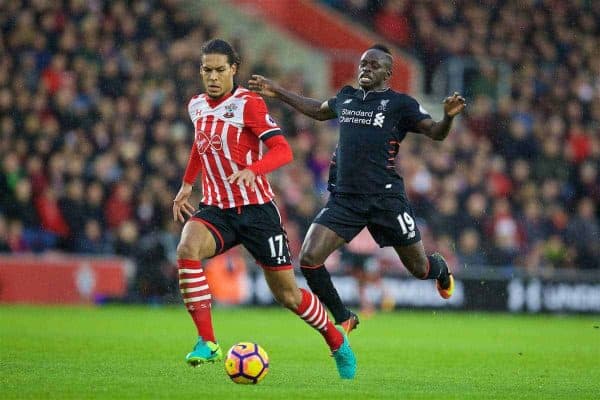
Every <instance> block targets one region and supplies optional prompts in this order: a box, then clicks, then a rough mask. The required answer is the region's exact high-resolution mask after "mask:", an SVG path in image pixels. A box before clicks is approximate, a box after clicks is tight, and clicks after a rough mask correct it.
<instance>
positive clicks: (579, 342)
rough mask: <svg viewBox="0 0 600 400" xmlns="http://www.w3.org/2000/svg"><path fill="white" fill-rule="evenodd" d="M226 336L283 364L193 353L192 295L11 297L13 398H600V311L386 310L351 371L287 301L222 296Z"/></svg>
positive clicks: (2, 357) (220, 323) (7, 335)
mask: <svg viewBox="0 0 600 400" xmlns="http://www.w3.org/2000/svg"><path fill="white" fill-rule="evenodd" d="M213 315H214V325H215V327H216V332H217V337H218V338H219V341H220V342H221V344H222V346H223V348H224V350H227V349H228V348H229V347H230V346H231V345H233V344H234V343H235V342H238V341H254V342H257V343H259V344H261V345H262V346H263V347H264V348H265V349H266V350H267V352H268V353H269V357H270V362H271V368H270V371H269V374H268V375H267V377H266V378H265V380H264V381H263V382H261V383H260V384H258V385H256V386H243V385H236V384H234V383H232V382H231V381H230V380H229V378H228V377H227V376H226V375H225V372H224V368H223V364H220V363H219V364H213V365H205V366H201V367H198V368H195V369H194V368H190V367H187V366H186V364H185V363H184V362H183V359H184V356H185V354H186V353H187V352H188V351H189V350H190V349H191V347H192V346H193V344H194V342H195V329H194V328H193V325H192V322H191V320H190V319H189V317H188V315H187V313H186V312H185V310H184V308H183V306H181V307H141V306H140V307H130V306H107V307H28V306H6V305H4V306H0V398H1V399H13V398H19V399H21V398H23V399H83V398H104V399H125V398H128V399H142V398H147V399H151V398H152V399H153V398H165V399H236V400H237V399H260V400H263V399H293V400H295V399H304V398H306V399H320V400H325V399H345V400H347V399H361V400H364V399H482V398H490V399H522V398H527V399H575V398H582V399H583V398H588V399H592V398H595V399H598V398H600V328H598V326H599V325H600V317H599V316H591V317H566V316H548V315H546V316H527V315H524V316H517V315H505V314H472V313H456V312H446V311H437V312H433V311H424V312H393V313H381V314H377V315H376V316H375V317H373V318H372V319H369V320H365V321H363V322H362V323H361V325H360V327H359V329H358V330H357V331H355V332H353V334H352V335H351V337H350V339H351V343H352V346H353V348H354V350H355V352H356V355H357V358H358V362H359V366H358V373H357V376H356V379H355V380H353V381H341V380H340V379H338V377H337V373H336V370H335V366H334V362H333V359H332V358H330V357H329V355H328V349H327V348H326V346H325V344H324V342H323V341H322V339H321V337H320V335H319V334H317V333H316V332H315V331H313V330H312V329H310V328H308V327H307V326H305V325H304V323H303V322H302V321H300V320H299V319H298V318H297V317H296V316H295V315H293V314H291V313H289V312H286V311H285V310H280V309H278V308H218V307H217V308H215V309H214V313H213Z"/></svg>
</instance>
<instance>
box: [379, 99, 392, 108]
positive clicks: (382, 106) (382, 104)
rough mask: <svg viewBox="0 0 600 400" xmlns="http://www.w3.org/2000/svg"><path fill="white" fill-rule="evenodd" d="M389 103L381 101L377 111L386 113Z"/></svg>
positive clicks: (387, 100) (386, 100)
mask: <svg viewBox="0 0 600 400" xmlns="http://www.w3.org/2000/svg"><path fill="white" fill-rule="evenodd" d="M389 102H390V100H389V99H385V100H381V103H380V104H379V107H377V110H378V111H387V105H388V103H389Z"/></svg>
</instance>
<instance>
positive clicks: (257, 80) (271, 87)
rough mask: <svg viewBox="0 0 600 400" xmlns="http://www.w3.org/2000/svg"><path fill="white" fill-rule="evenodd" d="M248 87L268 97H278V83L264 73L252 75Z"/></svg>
mask: <svg viewBox="0 0 600 400" xmlns="http://www.w3.org/2000/svg"><path fill="white" fill-rule="evenodd" d="M248 88H249V89H250V90H252V91H255V92H257V93H260V94H261V95H263V96H267V97H277V88H278V86H277V84H276V83H275V82H273V81H272V80H270V79H267V78H265V77H264V76H262V75H252V79H250V80H249V81H248Z"/></svg>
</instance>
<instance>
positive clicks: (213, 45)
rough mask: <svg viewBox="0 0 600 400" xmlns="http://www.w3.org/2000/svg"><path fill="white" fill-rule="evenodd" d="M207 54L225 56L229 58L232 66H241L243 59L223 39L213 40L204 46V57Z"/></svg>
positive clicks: (228, 60)
mask: <svg viewBox="0 0 600 400" xmlns="http://www.w3.org/2000/svg"><path fill="white" fill-rule="evenodd" d="M205 54H223V55H225V56H227V62H228V63H229V64H230V65H233V64H235V65H237V66H238V67H239V66H240V63H241V61H242V60H241V59H240V56H239V55H238V53H237V52H236V51H235V50H234V48H233V47H232V46H231V45H230V44H229V43H228V42H226V41H225V40H223V39H211V40H209V41H208V42H205V43H204V44H203V45H202V55H205Z"/></svg>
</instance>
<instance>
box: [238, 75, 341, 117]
mask: <svg viewBox="0 0 600 400" xmlns="http://www.w3.org/2000/svg"><path fill="white" fill-rule="evenodd" d="M248 88H250V90H253V91H255V92H257V93H260V94H261V95H263V96H266V97H274V98H276V99H279V100H281V101H283V102H285V103H287V104H289V105H290V106H292V107H294V108H295V109H296V110H298V111H300V112H301V113H302V114H305V115H308V116H309V117H311V118H314V119H316V120H318V121H325V120H327V119H333V118H335V117H336V115H335V112H333V110H331V109H330V108H329V104H328V103H327V101H324V102H322V101H319V100H315V99H311V98H309V97H304V96H300V95H299V94H297V93H294V92H290V91H289V90H286V89H284V88H283V87H281V86H280V85H279V84H278V83H276V82H274V81H272V80H270V79H268V78H265V77H264V76H262V75H252V79H250V80H249V81H248Z"/></svg>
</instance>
